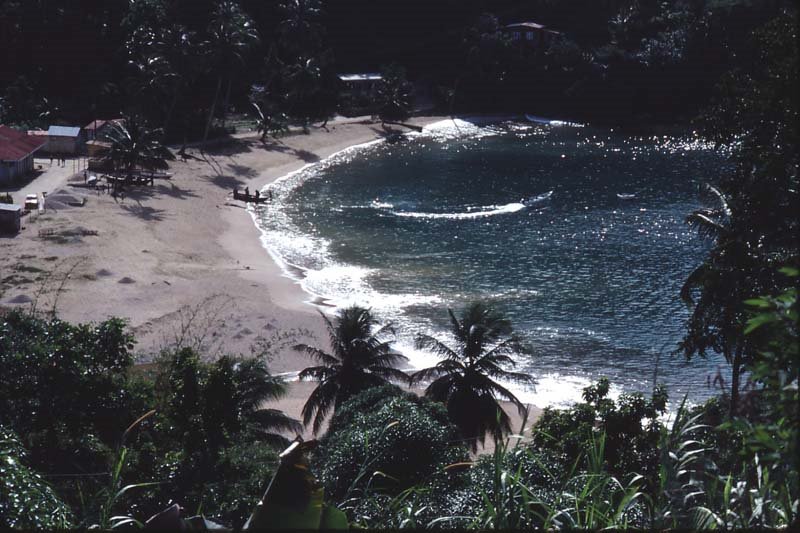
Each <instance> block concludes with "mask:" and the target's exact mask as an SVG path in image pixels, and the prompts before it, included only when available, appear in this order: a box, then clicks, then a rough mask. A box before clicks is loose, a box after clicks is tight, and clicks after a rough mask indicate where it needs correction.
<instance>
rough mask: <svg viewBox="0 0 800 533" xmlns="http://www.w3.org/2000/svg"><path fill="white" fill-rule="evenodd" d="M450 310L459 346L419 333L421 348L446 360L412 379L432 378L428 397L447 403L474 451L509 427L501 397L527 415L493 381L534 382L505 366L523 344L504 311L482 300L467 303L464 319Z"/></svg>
mask: <svg viewBox="0 0 800 533" xmlns="http://www.w3.org/2000/svg"><path fill="white" fill-rule="evenodd" d="M447 312H448V314H449V315H450V333H451V334H452V335H453V337H455V344H454V345H453V346H452V347H451V346H448V345H447V344H445V343H443V342H442V341H440V340H439V339H437V338H435V337H432V336H430V335H419V336H418V337H417V347H418V348H420V349H425V350H429V351H431V352H433V353H435V354H437V355H439V356H440V357H442V358H443V359H442V361H440V362H439V363H437V364H436V365H435V366H433V367H431V368H426V369H424V370H420V371H419V372H416V373H415V374H413V375H412V376H411V379H412V383H419V382H426V381H430V384H429V385H428V387H427V389H425V396H426V397H428V398H431V399H432V400H435V401H438V402H442V403H443V404H445V406H446V407H447V412H448V414H449V416H450V420H451V421H452V422H453V424H455V425H456V427H458V428H459V430H460V431H461V434H462V435H463V437H464V439H465V441H466V443H467V444H468V445H469V446H470V448H471V449H472V451H473V452H474V451H477V449H478V442H479V441H480V443H481V444H483V443H484V441H485V438H486V433H491V434H492V437H493V438H494V439H495V440H499V439H502V438H503V436H504V435H506V434H508V433H509V432H510V431H511V421H510V419H509V417H508V415H507V414H506V412H505V411H503V408H502V407H501V406H500V404H499V403H498V399H500V400H506V401H509V402H512V403H513V404H514V405H515V406H516V407H517V410H518V411H519V413H520V415H521V416H525V414H526V413H527V408H526V407H525V406H524V405H523V404H522V402H521V401H520V400H519V399H518V398H517V397H516V396H514V394H513V393H512V392H511V391H509V390H508V389H506V388H505V387H503V386H502V385H500V384H499V383H497V381H495V380H498V379H502V380H507V381H512V382H515V383H521V384H531V385H532V384H533V383H534V379H533V378H532V377H531V376H529V375H528V374H522V373H518V372H511V371H508V370H505V369H504V368H503V367H504V366H509V367H513V366H515V363H514V360H513V359H512V358H511V356H512V355H514V354H517V353H520V352H521V351H522V347H521V346H520V344H519V341H518V339H517V338H516V336H514V335H513V333H512V328H511V323H510V322H509V321H508V320H507V319H506V318H504V317H503V316H502V315H501V314H500V313H498V312H496V311H495V310H494V309H492V308H491V307H488V306H486V305H485V304H483V303H481V302H474V303H472V304H469V305H468V306H467V307H466V308H465V309H464V311H463V312H462V314H461V317H460V318H457V317H456V316H455V314H454V313H453V311H452V309H448V310H447ZM431 380H432V381H431Z"/></svg>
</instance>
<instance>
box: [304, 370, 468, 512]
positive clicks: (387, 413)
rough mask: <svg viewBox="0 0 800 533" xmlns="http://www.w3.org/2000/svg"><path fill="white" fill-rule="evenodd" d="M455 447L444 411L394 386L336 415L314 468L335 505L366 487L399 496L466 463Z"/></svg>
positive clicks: (366, 393)
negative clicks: (451, 468)
mask: <svg viewBox="0 0 800 533" xmlns="http://www.w3.org/2000/svg"><path fill="white" fill-rule="evenodd" d="M457 441H458V433H457V431H456V429H455V427H454V426H452V424H450V422H449V421H448V419H447V413H446V412H445V410H444V408H443V407H442V406H441V405H439V404H436V403H433V402H430V401H428V400H425V399H424V398H419V397H417V396H416V395H414V394H409V393H405V392H403V391H402V390H401V389H399V388H398V387H395V386H393V385H387V386H382V387H375V388H372V389H368V390H366V391H364V392H363V393H361V394H359V395H357V396H356V397H354V398H352V399H351V400H349V401H348V402H346V403H345V404H343V405H342V407H341V408H340V409H339V410H338V411H337V413H336V415H335V416H334V417H333V419H332V420H331V425H330V428H329V429H328V432H327V433H326V434H325V437H324V438H323V439H322V440H321V443H320V447H319V449H318V450H317V452H316V453H315V455H314V457H315V465H314V466H315V468H316V473H317V475H318V476H319V478H320V479H321V480H322V482H323V483H324V485H325V489H326V496H327V497H328V498H330V499H332V500H334V501H341V500H343V499H346V498H347V497H349V496H354V495H356V494H357V493H363V491H364V490H365V489H366V488H367V487H370V488H374V489H378V490H381V491H385V492H387V493H394V494H396V493H398V492H400V491H401V490H403V489H405V488H408V487H410V486H411V485H414V484H417V483H421V482H423V481H424V480H426V479H427V478H430V477H431V476H433V475H434V474H436V473H438V472H441V470H442V469H443V468H444V466H446V465H448V464H451V463H455V462H459V461H463V460H466V459H467V457H468V455H467V452H466V449H465V448H464V447H463V446H461V445H460V444H459V443H458V442H457ZM376 472H380V474H377V475H376V474H375V473H376Z"/></svg>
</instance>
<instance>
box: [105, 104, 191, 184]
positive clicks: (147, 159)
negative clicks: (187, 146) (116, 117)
mask: <svg viewBox="0 0 800 533" xmlns="http://www.w3.org/2000/svg"><path fill="white" fill-rule="evenodd" d="M104 138H105V140H107V141H108V142H110V143H111V149H110V150H109V151H108V153H107V154H106V155H105V160H107V161H109V162H111V164H112V165H113V166H114V168H115V169H117V170H122V171H124V172H125V175H126V177H128V178H130V177H131V176H132V175H133V171H134V170H135V169H136V168H137V167H139V168H142V169H146V170H155V169H165V168H167V166H168V165H167V161H168V160H172V159H175V156H174V155H173V154H172V152H170V151H169V149H167V147H166V146H164V144H162V142H161V138H162V131H161V130H160V129H158V128H156V129H150V128H148V127H146V126H145V125H144V124H142V123H141V122H140V121H138V120H137V119H135V118H128V119H126V120H124V121H116V122H112V123H111V124H110V127H109V129H108V131H107V133H106V134H105V136H104Z"/></svg>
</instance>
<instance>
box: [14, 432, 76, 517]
mask: <svg viewBox="0 0 800 533" xmlns="http://www.w3.org/2000/svg"><path fill="white" fill-rule="evenodd" d="M26 455H27V454H26V453H25V449H24V448H23V447H22V444H21V443H20V441H19V439H18V438H17V436H16V435H15V434H14V433H13V432H12V431H10V430H8V429H6V428H4V427H3V426H0V528H2V529H6V528H14V529H64V528H68V527H71V526H70V518H71V516H70V512H69V509H68V508H67V506H66V505H64V503H63V502H62V501H61V500H60V499H59V498H58V496H57V495H56V493H55V491H53V489H52V488H51V487H50V486H49V485H48V484H47V483H45V482H44V480H43V479H42V478H41V476H40V475H39V474H37V473H36V472H35V471H33V470H31V469H30V468H29V467H28V466H26V464H25V463H26V458H27V457H26Z"/></svg>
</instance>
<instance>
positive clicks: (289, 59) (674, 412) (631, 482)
mask: <svg viewBox="0 0 800 533" xmlns="http://www.w3.org/2000/svg"><path fill="white" fill-rule="evenodd" d="M521 21H535V22H537V23H540V24H543V25H545V26H546V27H548V28H553V29H555V30H557V31H558V32H559V37H558V38H556V39H554V40H552V41H551V42H550V43H549V45H548V46H547V47H545V48H541V47H540V48H535V49H534V48H526V47H525V46H524V45H522V44H521V43H519V42H517V41H516V40H515V39H514V37H513V34H509V32H506V31H504V30H503V27H504V26H505V25H507V24H510V23H512V22H521ZM797 28H798V25H797V8H796V5H795V3H794V2H788V1H778V0H750V1H746V0H740V1H739V0H676V1H674V2H661V1H656V0H618V1H615V0H607V1H595V0H559V1H555V0H532V1H530V2H520V1H513V0H497V1H492V2H489V1H481V0H467V1H456V0H442V1H435V2H434V1H423V0H419V1H406V2H400V1H396V2H394V1H393V2H375V1H367V0H347V1H341V2H337V1H328V2H322V1H315V0H284V1H276V2H263V1H256V0H239V1H234V0H136V1H127V0H107V1H92V0H81V1H67V0H48V1H45V0H32V1H28V0H25V1H21V0H20V1H15V0H2V1H0V43H2V46H0V64H1V65H2V68H1V69H0V123H3V124H13V125H16V126H20V127H37V126H42V125H46V124H51V123H83V122H89V121H90V120H92V119H94V118H98V117H116V116H126V117H135V120H134V119H130V120H129V121H128V125H127V129H128V130H133V129H134V125H135V126H136V127H141V128H142V130H143V131H145V130H146V133H147V134H146V135H145V134H144V133H143V134H142V135H143V136H144V137H146V138H147V139H148V144H151V145H152V146H153V147H154V149H155V148H158V151H159V153H160V154H162V155H163V156H164V157H163V158H160V159H159V162H160V163H162V164H163V165H167V163H166V160H167V159H169V158H172V157H174V156H173V155H172V153H171V152H164V150H165V149H164V146H163V144H162V143H167V142H173V143H177V144H180V143H184V144H185V143H187V142H191V141H196V140H201V139H204V138H211V137H216V136H223V135H226V134H228V133H230V132H232V131H234V130H235V129H236V128H237V127H240V126H241V125H242V124H244V123H246V124H247V126H248V127H257V128H258V129H259V130H261V131H262V132H263V133H264V135H267V134H270V135H278V134H280V133H281V132H283V131H285V130H286V129H287V127H288V126H289V125H293V126H296V127H297V131H299V130H300V128H302V129H305V130H306V131H307V130H308V129H309V127H310V126H311V125H312V124H315V123H324V122H325V121H326V120H327V119H328V118H330V117H332V116H333V115H334V114H336V113H344V112H347V106H348V105H349V104H348V102H347V101H345V100H344V99H343V98H342V97H341V94H342V93H341V91H342V86H341V84H340V83H341V81H340V79H339V78H338V74H340V73H343V72H373V71H382V72H384V74H385V75H384V80H383V82H382V85H381V86H380V88H379V90H378V91H377V101H376V102H374V105H375V107H374V109H376V110H377V111H376V113H377V114H378V115H380V117H381V119H382V120H386V121H402V120H404V119H405V118H407V117H408V116H409V115H410V114H412V113H413V106H412V98H413V99H415V100H416V105H417V108H419V107H421V106H432V107H433V108H435V109H436V110H438V112H439V113H442V114H457V113H460V112H463V113H525V112H531V113H543V114H544V113H546V114H548V115H549V116H563V117H575V118H576V119H580V120H589V121H593V122H594V123H596V124H613V125H614V126H615V127H616V125H618V124H619V125H624V126H626V127H632V126H633V125H637V124H643V123H645V124H652V123H660V124H668V125H672V126H679V127H682V128H692V129H694V130H695V131H696V134H697V136H699V137H703V138H705V139H707V140H709V141H713V142H714V143H716V144H717V145H719V146H725V147H726V148H727V149H728V150H729V153H730V162H731V168H733V171H732V172H730V173H728V174H726V175H721V176H718V178H717V179H716V180H715V181H714V182H713V183H709V184H707V185H705V186H704V188H703V194H704V198H705V200H704V205H703V207H701V208H698V209H696V210H694V211H693V212H687V213H686V214H685V215H686V222H687V224H689V226H691V228H693V229H694V230H696V232H697V234H698V235H699V236H700V237H702V238H704V239H706V240H707V242H708V253H707V254H706V255H705V256H704V257H703V259H702V261H700V262H699V263H698V264H697V265H696V268H694V270H693V271H692V272H691V273H690V274H689V276H688V277H687V279H686V280H685V283H684V286H683V290H682V291H681V293H680V294H676V295H674V297H675V298H681V299H682V300H683V301H684V302H685V303H686V305H687V306H688V308H689V310H690V315H689V319H688V321H687V323H686V328H685V331H684V335H683V339H682V341H681V342H680V344H679V345H677V346H674V347H673V350H674V352H675V353H674V356H675V357H681V358H684V359H685V360H686V361H688V364H689V365H691V364H692V362H693V361H695V360H696V359H697V358H700V357H717V358H719V359H720V360H721V361H723V362H724V364H725V365H729V366H730V368H731V369H732V373H731V375H732V380H731V381H730V382H728V383H720V384H717V391H718V394H717V395H716V397H714V398H712V399H711V400H709V401H708V402H705V403H703V404H700V405H689V404H687V402H686V399H685V398H680V397H673V396H671V395H670V391H669V390H666V389H665V388H664V387H662V386H659V385H657V384H654V387H653V390H652V391H651V392H650V393H648V394H642V393H623V394H621V395H619V397H616V398H612V396H611V395H610V386H611V384H610V383H609V382H608V380H607V379H604V378H600V377H598V379H597V380H596V381H595V382H594V383H592V384H591V385H590V386H588V387H586V388H585V389H584V390H583V394H582V401H580V402H577V403H575V404H574V405H572V406H571V407H569V408H564V409H553V408H548V409H545V411H544V413H543V415H542V416H541V417H540V418H539V419H538V421H536V423H535V424H533V425H529V426H525V425H523V427H521V428H517V427H513V426H512V425H511V423H510V420H509V417H508V416H507V413H506V412H505V411H503V410H502V409H501V408H500V404H499V403H498V402H499V401H500V400H507V401H509V402H510V404H511V405H512V406H513V408H514V409H515V410H518V412H519V414H520V415H521V416H522V417H523V420H525V421H526V422H527V416H528V412H527V409H526V407H525V406H524V405H523V403H522V402H521V401H519V399H518V398H517V397H516V396H515V395H514V394H513V392H512V391H510V390H509V389H507V388H506V387H505V386H504V385H503V383H508V382H520V383H529V382H532V381H533V380H532V377H531V376H529V375H527V374H524V373H518V372H516V370H515V356H516V355H517V354H519V353H521V352H522V351H524V350H525V346H523V345H522V343H520V342H519V338H518V336H517V334H516V333H517V332H516V331H515V330H514V328H513V324H512V323H511V321H509V320H508V319H507V317H505V316H504V315H503V314H502V313H500V312H499V311H498V310H497V309H494V308H493V307H492V306H491V304H489V303H485V302H476V303H472V304H469V305H467V306H465V307H464V308H458V309H446V308H445V306H444V305H443V306H442V309H441V314H442V316H447V319H448V321H449V322H448V323H449V325H450V330H449V332H448V333H449V336H448V338H447V339H439V338H436V337H434V336H431V335H428V334H426V333H425V332H416V333H417V335H416V339H417V347H418V348H420V349H426V350H427V351H429V352H430V353H432V354H434V355H436V356H437V361H438V362H437V364H435V365H434V366H431V367H429V368H427V369H418V370H416V371H415V372H409V373H405V372H402V371H401V370H399V369H398V367H399V366H401V365H402V363H403V361H404V357H403V356H402V355H401V354H399V353H398V352H396V351H395V350H394V348H393V346H394V345H393V342H394V336H393V334H394V331H393V329H392V327H391V325H390V324H383V323H381V321H380V320H379V319H378V318H376V317H375V316H373V315H372V314H371V313H370V311H369V309H367V308H365V307H359V306H352V307H348V308H345V309H340V310H338V311H337V312H336V314H335V315H332V316H327V315H326V316H324V317H323V321H324V325H325V328H326V329H325V331H326V333H327V334H328V336H329V338H328V339H326V340H325V341H324V342H321V343H320V344H318V345H316V344H308V343H301V342H299V341H298V342H296V343H295V342H294V338H293V336H292V332H283V333H285V335H283V336H280V335H279V336H278V338H279V339H280V340H281V343H282V345H281V346H280V348H287V347H288V348H289V349H292V350H295V351H296V352H301V353H304V354H306V355H308V356H309V357H310V358H311V359H312V360H313V361H314V364H313V365H312V366H309V367H307V368H306V369H305V370H303V371H302V372H300V376H299V377H300V378H301V379H307V380H309V381H313V382H315V388H314V389H313V392H312V393H311V395H310V396H309V398H308V400H307V402H306V404H305V407H304V408H303V412H302V418H303V420H294V419H292V418H291V417H289V416H287V415H286V414H285V413H283V412H281V411H280V410H278V409H275V408H274V407H275V405H274V402H275V401H276V400H278V399H280V398H281V397H282V396H283V395H284V394H285V392H286V383H285V381H284V380H283V379H282V378H281V377H279V376H276V375H273V374H272V373H271V372H270V369H269V362H270V360H271V357H272V355H274V354H273V353H272V352H271V351H270V350H277V349H278V348H279V347H278V346H277V345H270V346H267V347H266V348H265V350H264V351H263V352H262V353H259V354H254V356H251V357H242V356H241V355H238V354H229V355H225V356H222V357H216V358H212V357H208V356H209V355H210V354H205V353H201V351H199V350H197V349H193V348H190V347H187V346H185V345H181V344H180V343H175V344H174V345H172V346H167V347H165V348H164V349H163V351H162V352H161V354H160V355H159V357H158V359H157V360H156V361H155V362H154V363H153V364H151V365H147V366H139V365H136V364H135V358H134V347H135V341H136V338H135V337H134V335H133V334H132V333H131V332H130V331H129V329H128V327H127V325H126V323H125V321H123V320H121V319H117V318H112V319H108V320H106V321H103V322H100V323H93V324H70V323H68V322H65V321H63V320H61V319H59V317H58V316H57V313H56V312H55V306H54V308H53V311H52V312H51V313H45V312H42V311H41V310H40V311H38V312H37V311H36V310H35V308H33V307H32V308H31V309H23V308H17V309H14V310H9V309H3V310H0V368H2V370H3V374H2V377H0V526H3V527H11V528H22V529H31V528H67V527H91V526H95V527H98V528H101V529H111V528H131V529H133V528H141V527H145V524H146V522H147V520H148V518H150V517H152V516H154V515H157V513H160V512H162V511H164V509H165V508H166V509H167V511H165V513H164V514H162V515H158V516H160V518H159V519H158V520H156V521H154V522H150V525H151V526H152V525H155V524H159V523H160V524H161V525H169V526H172V527H175V526H181V525H183V526H190V525H191V526H193V527H198V528H201V529H205V528H209V527H211V526H212V525H213V524H212V523H211V522H207V521H206V520H205V518H207V519H208V520H209V521H213V522H215V523H219V524H222V525H224V526H225V527H227V528H230V529H232V530H234V529H241V528H243V527H246V526H250V527H251V528H259V527H263V526H265V525H274V524H280V525H282V526H284V527H287V526H289V527H291V526H297V525H301V526H303V527H304V528H309V527H317V526H323V527H348V526H349V527H364V528H374V529H388V528H391V529H396V528H416V529H421V528H431V529H436V528H472V529H488V528H499V529H518V528H547V529H600V528H639V529H673V528H674V529H713V528H724V529H751V528H768V529H779V528H782V529H789V530H792V529H795V528H797V527H798V526H800V518H798V517H799V516H800V514H799V513H800V474H799V472H800V463H798V457H800V453H798V452H799V450H798V441H799V439H800V410H799V409H798V405H800V398H799V397H798V384H800V352H799V351H798V301H797V285H798V280H800V254H799V253H798V248H799V245H800V243H799V242H798V235H800V224H799V222H798V216H797V213H798V212H800V201H798V186H799V185H800V184H799V183H798V167H799V165H800V160H798V152H797V146H798V140H800V139H798V137H799V135H798V122H799V121H798V118H800V117H798V105H797V104H798V100H797V94H798V83H797V81H798V78H797V73H798V56H797V51H798V50H797ZM231 117H235V121H234V122H233V124H232V122H231ZM120 131H123V130H120ZM126 131H127V130H126ZM123 144H124V143H122V142H119V143H117V144H116V145H115V147H114V149H115V150H122V149H123V148H124V146H122V145H123ZM115 153H117V152H115ZM136 155H137V157H138V156H139V155H140V154H139V152H137V154H136ZM123 156H124V154H122V155H120V156H119V157H121V158H122V159H121V161H123V162H124V161H126V159H125V158H124V157H123ZM167 156H169V157H167ZM127 160H128V161H132V163H131V164H130V167H131V168H132V167H133V166H134V165H135V164H138V163H139V160H138V159H135V158H134V159H130V158H129V159H127ZM369 304H370V302H363V305H365V306H369ZM654 364H655V363H654ZM414 384H416V385H419V384H422V385H423V386H424V387H425V389H424V391H421V393H420V394H419V395H417V394H412V393H409V392H407V390H404V389H403V388H401V387H398V385H403V386H405V387H408V386H411V385H414ZM304 427H307V428H309V429H311V430H312V432H313V433H314V434H315V435H316V437H317V438H318V441H315V442H313V443H308V442H306V443H303V444H295V445H294V447H293V448H291V451H290V452H289V453H287V454H286V455H283V456H280V455H279V454H280V453H281V452H282V451H283V450H284V449H285V448H286V447H287V446H289V445H290V442H291V440H292V438H293V435H295V434H298V433H300V432H301V431H302V430H303V428H304ZM487 441H488V442H491V443H493V444H494V451H493V452H492V453H491V454H484V455H479V454H477V453H476V452H478V451H479V449H480V448H479V445H482V444H483V443H485V442H487ZM267 489H268V490H267ZM265 490H267V492H266V494H265V496H264V498H263V500H262V501H261V502H260V504H259V498H260V497H261V495H262V494H264V492H265ZM175 504H178V505H179V506H180V507H181V508H182V509H179V508H178V507H176V506H175ZM257 504H258V505H257ZM192 515H200V516H202V517H205V518H196V519H194V520H193V521H192V522H190V523H189V522H187V521H182V520H183V519H185V518H186V517H189V516H192ZM248 517H250V518H249V520H250V521H249V523H248Z"/></svg>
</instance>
